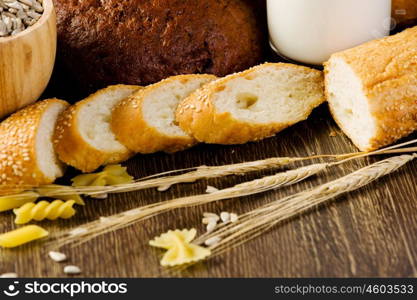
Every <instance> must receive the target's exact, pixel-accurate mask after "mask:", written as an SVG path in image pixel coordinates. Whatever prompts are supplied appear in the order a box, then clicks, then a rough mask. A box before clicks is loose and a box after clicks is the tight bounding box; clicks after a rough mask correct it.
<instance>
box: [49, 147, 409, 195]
mask: <svg viewBox="0 0 417 300" xmlns="http://www.w3.org/2000/svg"><path fill="white" fill-rule="evenodd" d="M416 142H417V139H416V140H412V141H408V142H405V143H401V144H398V145H394V146H390V147H387V148H384V149H381V150H377V151H374V152H369V153H368V152H357V153H348V154H339V155H316V156H308V157H273V158H268V159H263V160H257V161H251V162H244V163H238V164H229V165H224V166H200V167H196V168H188V169H181V170H173V171H167V172H163V173H159V174H155V175H151V176H148V177H145V178H141V179H138V180H136V181H135V182H133V183H128V184H121V185H113V186H105V187H91V186H90V187H76V188H71V190H65V189H63V190H56V187H54V186H51V189H52V190H53V191H54V196H60V195H68V194H74V193H76V194H86V195H95V194H102V193H125V192H132V191H138V190H143V189H149V188H155V187H165V188H167V187H170V186H172V185H174V184H179V183H190V182H195V181H197V180H201V179H209V178H217V177H224V176H229V175H239V174H246V173H249V172H256V171H261V170H266V169H277V168H280V167H282V166H285V165H289V164H291V163H294V162H299V161H306V160H313V159H318V158H331V159H336V160H349V159H357V158H360V157H365V156H371V155H380V154H390V153H399V152H400V153H404V152H413V151H416V150H417V149H416V148H407V149H397V148H400V147H403V146H406V145H410V144H415V143H416ZM393 149H396V150H393ZM187 171H188V172H187ZM180 172H187V173H184V174H179V175H172V174H175V173H180ZM167 175H171V176H167ZM161 176H162V177H161ZM43 187H44V188H48V186H43Z"/></svg>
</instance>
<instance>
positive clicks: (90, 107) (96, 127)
mask: <svg viewBox="0 0 417 300" xmlns="http://www.w3.org/2000/svg"><path fill="white" fill-rule="evenodd" d="M139 89H140V87H139V86H132V85H113V86H109V87H107V88H105V89H102V90H99V91H98V92H96V93H94V94H92V95H90V96H89V97H88V98H86V99H84V100H82V101H80V102H78V103H76V104H75V105H73V106H71V107H69V108H68V109H67V110H66V111H65V112H64V113H63V114H62V115H61V117H60V118H59V120H58V125H57V128H56V132H55V150H56V152H57V153H58V157H59V159H60V160H62V161H63V162H65V163H66V164H68V165H71V166H73V167H75V168H77V169H79V170H81V171H83V172H92V171H94V170H95V169H97V168H98V167H100V166H101V165H106V164H111V163H119V162H122V161H124V160H127V159H128V158H129V157H130V156H131V155H132V154H133V152H131V151H130V150H128V149H127V148H126V147H125V146H124V145H122V144H121V143H119V142H118V141H117V140H116V137H115V135H114V134H113V132H112V130H111V128H110V119H111V112H112V109H113V107H114V106H115V105H116V104H118V103H119V102H120V101H121V100H123V99H125V98H127V97H129V96H130V95H132V94H133V93H134V92H136V91H137V90H139Z"/></svg>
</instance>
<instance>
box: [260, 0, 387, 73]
mask: <svg viewBox="0 0 417 300" xmlns="http://www.w3.org/2000/svg"><path fill="white" fill-rule="evenodd" d="M267 1H268V2H267V5H268V27H269V35H270V43H271V46H272V48H273V49H274V51H276V52H277V53H278V54H279V55H281V56H283V57H285V58H289V59H291V60H294V61H298V62H301V63H306V64H313V65H320V64H322V63H323V62H325V61H327V60H328V58H329V57H330V55H331V54H332V53H335V52H338V51H341V50H345V49H348V48H352V47H354V46H357V45H360V44H362V43H364V42H367V41H370V40H373V39H377V38H381V37H384V36H386V35H388V34H389V31H390V22H391V0H267Z"/></svg>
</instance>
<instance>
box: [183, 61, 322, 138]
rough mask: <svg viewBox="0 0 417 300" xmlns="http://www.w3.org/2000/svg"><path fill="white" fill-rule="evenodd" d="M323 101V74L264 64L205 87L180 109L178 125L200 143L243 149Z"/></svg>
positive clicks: (272, 133)
mask: <svg viewBox="0 0 417 300" xmlns="http://www.w3.org/2000/svg"><path fill="white" fill-rule="evenodd" d="M323 101H324V84H323V74H322V72H320V71H317V70H314V69H310V68H306V67H301V66H296V65H292V64H283V63H267V64H263V65H260V66H257V67H254V68H252V69H249V70H247V71H244V72H241V73H237V74H233V75H229V76H227V77H224V78H221V79H219V80H216V81H213V82H211V83H209V84H207V85H206V86H204V87H203V88H201V89H199V90H198V91H196V92H195V93H193V94H192V95H190V96H189V97H188V98H187V99H185V100H184V101H182V102H181V103H180V105H179V106H178V109H177V113H176V119H177V121H178V123H179V125H180V127H181V128H182V129H183V130H184V131H185V132H187V133H189V134H190V135H192V136H193V137H194V138H196V139H197V140H198V141H199V142H205V143H214V144H243V143H246V142H249V141H256V140H260V139H263V138H266V137H270V136H272V135H274V134H276V133H277V132H279V131H281V130H283V129H285V128H287V127H289V126H291V125H293V124H295V123H297V122H299V121H302V120H305V119H306V118H307V117H308V116H309V115H310V113H311V112H312V110H313V109H314V108H315V107H317V106H318V105H320V104H321V103H322V102H323Z"/></svg>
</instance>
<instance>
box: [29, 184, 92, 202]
mask: <svg viewBox="0 0 417 300" xmlns="http://www.w3.org/2000/svg"><path fill="white" fill-rule="evenodd" d="M73 190H74V188H73V187H70V186H66V185H59V184H50V185H45V186H41V187H39V188H37V189H36V191H37V192H38V193H39V195H41V196H43V197H50V198H54V197H56V198H59V199H61V200H64V201H68V200H74V201H75V203H76V204H78V205H85V202H84V200H83V198H82V197H81V196H80V195H77V194H68V195H61V193H62V192H66V193H71V192H73Z"/></svg>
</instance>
